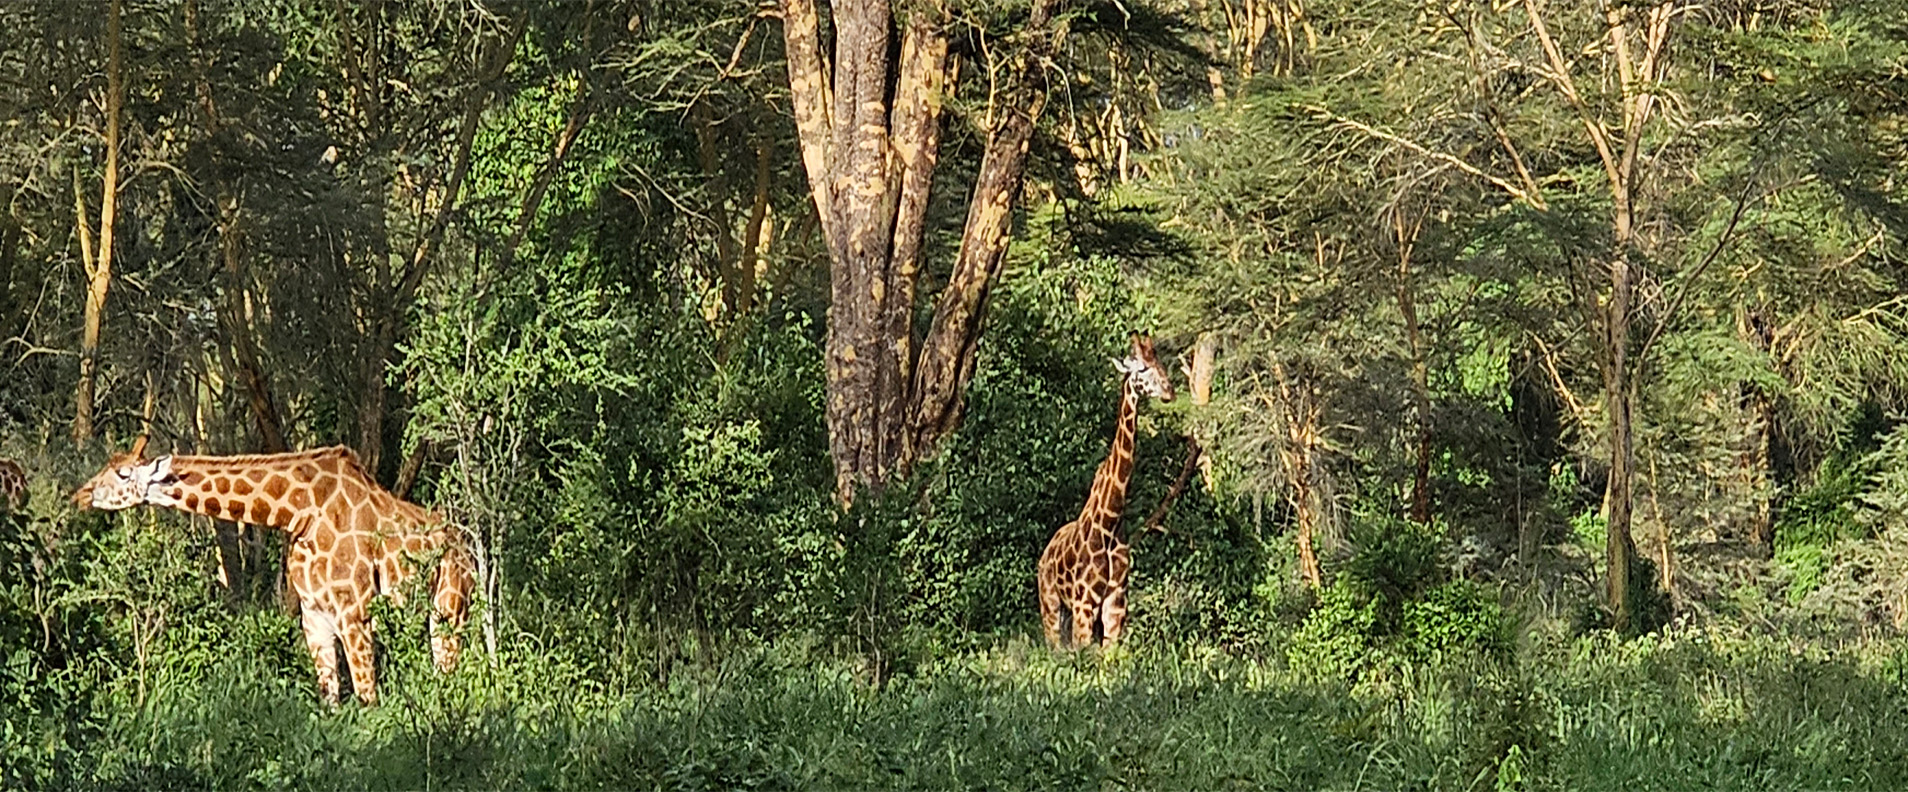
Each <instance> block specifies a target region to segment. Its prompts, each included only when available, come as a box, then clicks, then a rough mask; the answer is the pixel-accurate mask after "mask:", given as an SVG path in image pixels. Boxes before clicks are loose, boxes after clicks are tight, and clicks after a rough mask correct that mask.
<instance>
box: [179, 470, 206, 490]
mask: <svg viewBox="0 0 1908 792" xmlns="http://www.w3.org/2000/svg"><path fill="white" fill-rule="evenodd" d="M203 481H205V474H204V473H200V472H199V471H196V470H189V471H186V472H184V473H181V474H179V483H180V484H184V485H186V486H188V487H196V486H198V485H199V483H200V482H203Z"/></svg>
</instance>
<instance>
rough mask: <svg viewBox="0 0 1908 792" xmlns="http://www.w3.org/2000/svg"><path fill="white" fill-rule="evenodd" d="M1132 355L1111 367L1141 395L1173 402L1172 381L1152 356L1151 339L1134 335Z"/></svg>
mask: <svg viewBox="0 0 1908 792" xmlns="http://www.w3.org/2000/svg"><path fill="white" fill-rule="evenodd" d="M1130 340H1131V341H1132V342H1133V353H1132V354H1131V355H1128V356H1127V357H1126V359H1125V360H1115V361H1113V367H1114V368H1117V369H1119V370H1120V373H1121V374H1124V375H1126V378H1127V379H1128V380H1129V381H1131V382H1132V383H1133V384H1134V385H1135V386H1137V387H1138V388H1139V389H1140V392H1141V393H1144V394H1146V395H1148V396H1151V397H1153V398H1155V399H1158V400H1160V401H1163V402H1169V401H1172V400H1173V380H1172V378H1170V377H1168V376H1166V367H1165V366H1161V365H1160V364H1159V358H1157V357H1154V356H1153V337H1152V336H1149V335H1147V334H1145V333H1134V334H1133V335H1132V336H1131V338H1130Z"/></svg>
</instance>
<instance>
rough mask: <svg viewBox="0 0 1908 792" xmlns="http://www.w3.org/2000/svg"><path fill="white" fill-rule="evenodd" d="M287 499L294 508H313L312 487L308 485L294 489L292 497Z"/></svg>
mask: <svg viewBox="0 0 1908 792" xmlns="http://www.w3.org/2000/svg"><path fill="white" fill-rule="evenodd" d="M285 500H286V502H287V503H290V504H291V507H292V508H294V509H300V510H303V509H308V508H311V489H310V488H308V487H299V488H298V489H295V490H292V491H291V497H290V498H287V499H285Z"/></svg>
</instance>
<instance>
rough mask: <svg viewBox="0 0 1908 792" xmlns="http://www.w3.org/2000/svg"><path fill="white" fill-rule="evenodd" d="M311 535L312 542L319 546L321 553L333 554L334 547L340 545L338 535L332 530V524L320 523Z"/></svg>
mask: <svg viewBox="0 0 1908 792" xmlns="http://www.w3.org/2000/svg"><path fill="white" fill-rule="evenodd" d="M311 533H312V541H313V542H315V543H316V544H317V545H318V552H320V553H329V552H331V548H332V546H333V545H335V544H337V543H338V535H337V534H336V533H334V532H333V531H332V530H331V523H328V522H320V523H318V526H317V527H316V528H313V529H312V532H311Z"/></svg>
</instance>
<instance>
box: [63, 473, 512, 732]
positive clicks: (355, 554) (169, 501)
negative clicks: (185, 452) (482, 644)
mask: <svg viewBox="0 0 1908 792" xmlns="http://www.w3.org/2000/svg"><path fill="white" fill-rule="evenodd" d="M144 449H145V438H143V437H142V438H140V440H139V441H138V442H137V443H136V444H135V445H134V446H133V450H132V451H131V452H130V453H127V454H121V455H118V456H115V457H113V458H112V459H111V460H109V461H108V462H107V464H106V468H105V469H104V470H102V471H100V472H99V474H98V475H96V476H94V477H93V478H92V480H90V481H88V482H86V483H85V484H84V485H82V486H81V487H80V488H79V490H78V491H77V492H75V493H74V494H73V500H74V503H75V504H76V505H78V506H79V507H80V508H82V509H86V508H93V509H102V510H107V511H117V510H121V509H128V508H132V507H134V506H140V505H148V506H157V507H160V508H167V509H176V510H179V511H183V512H189V513H192V514H199V515H204V516H207V517H212V518H214V519H220V520H233V521H237V522H245V523H251V524H253V525H262V526H266V527H271V528H278V529H280V530H283V531H285V532H286V534H287V535H288V536H289V544H290V547H289V548H288V549H287V551H286V554H285V565H286V577H287V578H288V579H289V580H290V581H291V587H292V590H293V591H294V592H295V593H296V594H297V595H298V603H299V608H300V611H301V612H302V615H303V625H304V631H305V646H306V648H308V649H309V650H310V651H311V659H312V663H313V664H314V665H315V666H317V669H318V691H319V693H320V695H321V696H322V697H323V698H324V701H325V703H326V704H327V705H331V706H336V705H337V704H338V703H339V698H340V691H339V677H338V653H337V643H338V642H339V641H340V640H342V641H343V644H344V654H345V659H346V660H347V662H348V663H349V666H350V672H351V687H352V689H353V690H354V691H356V692H357V694H358V699H359V701H361V702H363V703H364V704H366V705H375V704H377V701H378V689H377V667H376V658H375V650H374V648H373V642H372V634H371V619H370V616H369V613H368V612H367V608H368V607H369V605H370V603H371V600H372V598H374V597H376V596H378V595H384V596H387V597H390V598H392V599H393V600H394V601H397V602H400V603H401V602H402V600H403V596H404V592H403V590H402V589H400V584H402V583H403V582H404V581H405V580H406V579H407V578H409V577H410V575H411V574H412V573H413V572H414V571H415V570H414V567H415V566H416V563H417V560H418V557H420V556H424V557H428V556H429V555H430V554H432V553H433V552H436V551H438V550H439V549H442V551H443V552H442V554H441V555H440V556H438V563H437V568H436V570H435V571H434V573H433V574H432V576H431V587H430V588H431V605H432V613H431V618H430V624H431V631H430V632H431V659H432V661H433V662H434V663H435V664H436V666H437V668H438V670H439V671H442V672H449V671H450V670H451V669H452V668H453V667H455V666H456V663H457V654H458V651H459V649H461V648H462V639H461V638H460V637H459V632H458V630H459V629H460V628H462V627H463V625H464V621H465V617H466V614H467V608H468V607H469V603H470V591H471V586H472V584H473V582H474V579H473V576H472V574H471V557H470V554H469V552H468V551H467V550H466V549H465V547H464V544H463V539H462V536H461V534H460V533H459V531H458V529H457V528H456V527H454V526H452V525H450V524H448V523H446V522H444V520H443V518H442V517H440V516H439V515H438V514H436V513H435V512H431V511H427V510H425V509H424V508H423V507H421V506H418V505H416V504H414V503H409V502H406V501H403V500H400V499H398V498H397V497H396V496H394V495H392V494H391V493H389V492H387V491H385V489H384V488H383V487H380V486H378V484H377V482H376V481H374V480H372V478H371V477H370V476H369V475H368V474H366V473H365V471H364V467H363V466H362V465H361V464H359V462H358V455H357V454H355V453H353V452H352V451H351V449H349V448H346V447H344V446H332V447H329V448H318V449H312V450H308V451H297V452H292V453H284V454H257V455H250V456H223V457H221V456H170V455H169V456H161V457H157V458H154V459H150V460H148V459H145V458H144V456H143V454H144ZM440 623H443V624H440Z"/></svg>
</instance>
